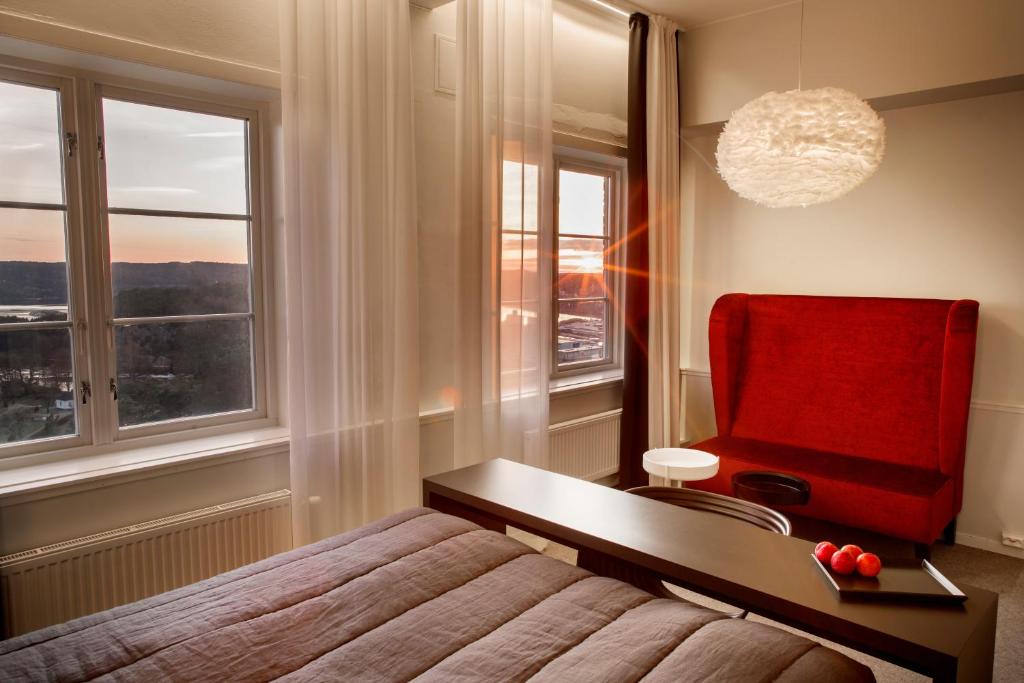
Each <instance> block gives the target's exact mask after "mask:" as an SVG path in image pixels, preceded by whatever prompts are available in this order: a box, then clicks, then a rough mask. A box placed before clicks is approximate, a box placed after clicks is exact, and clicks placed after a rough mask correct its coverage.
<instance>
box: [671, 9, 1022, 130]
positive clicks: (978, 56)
mask: <svg viewBox="0 0 1024 683" xmlns="http://www.w3.org/2000/svg"><path fill="white" fill-rule="evenodd" d="M800 7H801V5H800V3H791V4H787V5H783V6H780V7H776V8H774V9H771V10H766V11H764V12H758V13H756V14H751V15H748V16H745V17H740V18H737V19H732V20H729V21H722V22H719V23H714V24H708V25H706V26H703V27H699V28H696V29H693V30H690V31H688V32H687V33H686V34H685V35H684V36H683V44H684V55H683V59H682V67H681V78H682V88H683V124H684V125H685V126H695V125H703V124H708V123H713V122H719V121H724V120H726V119H727V118H729V115H730V114H731V113H732V112H733V111H734V110H735V109H737V108H738V107H740V106H741V105H743V104H744V103H745V102H747V101H749V100H752V99H754V98H755V97H758V96H760V95H762V94H764V93H765V92H768V91H769V90H777V91H781V90H789V89H792V88H795V87H796V86H797V65H798V62H799V45H800ZM803 34H804V38H803V87H804V88H817V87H821V86H824V85H831V86H836V87H841V88H846V89H848V90H851V91H853V92H855V93H857V94H858V95H860V96H861V97H864V98H875V97H882V96H888V95H895V94H902V93H907V92H917V91H920V90H927V89H932V88H940V87H946V86H952V85H959V84H962V83H970V82H974V81H983V80H988V79H994V78H1002V77H1006V76H1014V75H1017V74H1021V73H1024V3H1022V2H1019V1H1018V0H899V1H898V2H893V1H892V0H859V1H858V2H846V1H844V0H806V2H805V3H804V31H803Z"/></svg>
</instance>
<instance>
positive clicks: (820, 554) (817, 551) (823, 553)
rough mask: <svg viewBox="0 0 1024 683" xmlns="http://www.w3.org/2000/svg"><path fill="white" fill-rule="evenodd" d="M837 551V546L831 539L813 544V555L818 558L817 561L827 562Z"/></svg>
mask: <svg viewBox="0 0 1024 683" xmlns="http://www.w3.org/2000/svg"><path fill="white" fill-rule="evenodd" d="M837 552H839V548H837V547H836V544H835V543H832V542H831V541H822V542H821V543H819V544H818V545H816V546H814V556H815V557H816V558H818V562H821V563H822V564H828V563H829V560H831V559H832V556H833V555H835V554H836V553H837Z"/></svg>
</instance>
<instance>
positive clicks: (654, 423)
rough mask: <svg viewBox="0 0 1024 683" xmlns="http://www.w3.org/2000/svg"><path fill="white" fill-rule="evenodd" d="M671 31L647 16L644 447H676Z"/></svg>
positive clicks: (675, 126) (675, 120)
mask: <svg viewBox="0 0 1024 683" xmlns="http://www.w3.org/2000/svg"><path fill="white" fill-rule="evenodd" d="M676 28H677V27H676V25H675V23H673V22H672V21H671V20H669V19H666V18H665V17H659V16H652V17H651V18H650V29H649V30H648V33H647V186H648V240H649V250H650V288H649V290H648V291H649V297H650V320H649V323H648V325H649V327H648V333H647V335H648V341H647V345H648V366H647V369H648V383H647V401H648V415H649V422H648V448H663V447H668V446H672V447H674V446H678V445H679V410H680V406H679V393H680V392H679V315H680V310H679V247H680V244H679V208H680V203H679V202H680V192H681V188H680V177H679V147H680V137H679V76H678V70H679V66H678V65H679V59H678V54H677V49H678V48H677V43H676Z"/></svg>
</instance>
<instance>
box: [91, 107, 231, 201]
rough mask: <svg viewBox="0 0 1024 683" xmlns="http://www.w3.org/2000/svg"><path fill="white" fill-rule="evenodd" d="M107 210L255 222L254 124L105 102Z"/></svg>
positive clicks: (222, 117)
mask: <svg viewBox="0 0 1024 683" xmlns="http://www.w3.org/2000/svg"><path fill="white" fill-rule="evenodd" d="M103 126H104V148H105V156H106V162H107V205H108V206H113V207H118V208H130V209H166V210H172V211H205V212H216V213H236V214H248V213H249V210H248V208H247V207H248V199H247V187H246V168H245V159H246V140H245V135H246V123H245V121H242V120H240V119H232V118H228V117H226V116H213V115H210V114H198V113H195V112H188V111H181V110H178V109H169V108H167V107H154V106H150V105H146V104H136V103H134V102H121V101H119V100H110V99H104V100H103Z"/></svg>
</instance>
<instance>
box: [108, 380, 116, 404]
mask: <svg viewBox="0 0 1024 683" xmlns="http://www.w3.org/2000/svg"><path fill="white" fill-rule="evenodd" d="M110 393H111V394H113V395H114V400H115V401H116V400H117V382H115V381H114V378H113V377H111V378H110Z"/></svg>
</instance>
